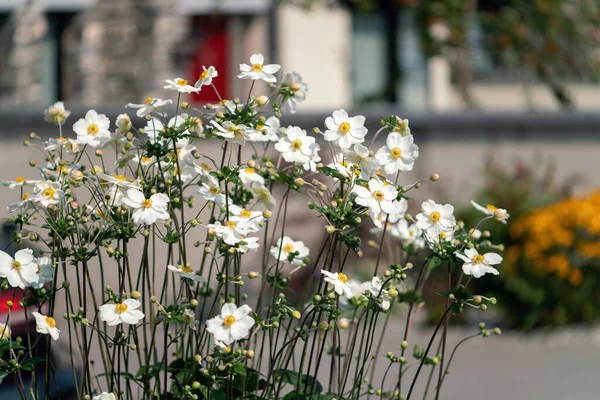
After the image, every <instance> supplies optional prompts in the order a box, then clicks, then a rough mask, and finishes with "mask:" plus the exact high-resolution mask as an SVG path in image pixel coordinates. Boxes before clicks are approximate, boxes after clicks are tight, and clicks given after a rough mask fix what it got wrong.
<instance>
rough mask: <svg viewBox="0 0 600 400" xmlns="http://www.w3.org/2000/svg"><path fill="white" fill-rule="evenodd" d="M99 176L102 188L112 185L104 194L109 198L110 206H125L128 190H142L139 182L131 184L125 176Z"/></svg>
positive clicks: (100, 174) (102, 174)
mask: <svg viewBox="0 0 600 400" xmlns="http://www.w3.org/2000/svg"><path fill="white" fill-rule="evenodd" d="M97 176H98V178H99V179H100V183H101V185H102V186H106V185H110V186H109V188H108V190H107V191H106V192H105V193H104V195H105V196H108V199H107V203H108V205H110V206H114V207H119V206H120V205H121V204H123V198H125V196H126V193H125V191H126V190H127V189H138V190H139V189H141V185H140V182H139V181H137V180H136V181H133V182H130V181H128V180H127V178H126V177H125V176H124V175H119V174H113V175H107V174H104V173H99V174H97Z"/></svg>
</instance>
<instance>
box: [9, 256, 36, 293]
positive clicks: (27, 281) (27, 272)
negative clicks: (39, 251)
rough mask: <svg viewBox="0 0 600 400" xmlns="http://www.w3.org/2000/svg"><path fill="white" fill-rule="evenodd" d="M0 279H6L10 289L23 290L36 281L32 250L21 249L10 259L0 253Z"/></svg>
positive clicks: (34, 260)
mask: <svg viewBox="0 0 600 400" xmlns="http://www.w3.org/2000/svg"><path fill="white" fill-rule="evenodd" d="M0 278H6V279H7V280H8V283H9V284H10V286H12V287H18V288H21V289H25V288H26V287H28V286H31V285H32V284H34V283H35V282H37V280H38V264H37V260H36V259H35V258H34V257H33V250H31V249H22V250H19V251H17V252H16V253H15V258H12V257H11V256H9V255H8V254H7V253H5V252H3V251H0Z"/></svg>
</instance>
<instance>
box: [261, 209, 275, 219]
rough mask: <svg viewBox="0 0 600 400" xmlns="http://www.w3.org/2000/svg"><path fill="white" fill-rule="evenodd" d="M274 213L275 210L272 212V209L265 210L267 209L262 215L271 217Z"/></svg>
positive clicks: (267, 217)
mask: <svg viewBox="0 0 600 400" xmlns="http://www.w3.org/2000/svg"><path fill="white" fill-rule="evenodd" d="M272 215H273V212H272V211H271V210H265V211H263V213H262V216H263V217H264V218H266V219H269V218H271V216H272Z"/></svg>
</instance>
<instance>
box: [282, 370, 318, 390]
mask: <svg viewBox="0 0 600 400" xmlns="http://www.w3.org/2000/svg"><path fill="white" fill-rule="evenodd" d="M279 375H281V380H283V381H284V382H285V383H289V384H290V385H294V386H296V385H297V384H298V373H297V372H295V371H289V370H282V369H278V370H276V371H275V376H279ZM313 384H314V385H315V390H314V391H315V392H316V393H321V392H322V391H323V385H321V383H320V382H319V381H316V380H315V378H313V377H312V376H310V375H307V374H304V375H302V377H301V379H300V388H304V387H306V386H308V387H312V386H313Z"/></svg>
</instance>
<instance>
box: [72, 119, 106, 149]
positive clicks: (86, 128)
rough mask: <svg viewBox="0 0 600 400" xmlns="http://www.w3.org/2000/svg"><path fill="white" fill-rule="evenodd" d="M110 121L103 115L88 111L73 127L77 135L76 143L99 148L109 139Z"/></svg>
mask: <svg viewBox="0 0 600 400" xmlns="http://www.w3.org/2000/svg"><path fill="white" fill-rule="evenodd" d="M109 128H110V120H109V119H108V117H107V116H106V115H104V114H98V113H97V112H96V111H95V110H89V111H88V112H87V113H86V114H85V118H81V119H80V120H78V121H77V122H75V124H74V125H73V131H75V133H76V134H77V143H78V144H81V145H88V146H90V147H94V148H95V147H101V146H103V145H104V144H105V143H106V142H108V141H109V140H110V138H111V134H110V129H109Z"/></svg>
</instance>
